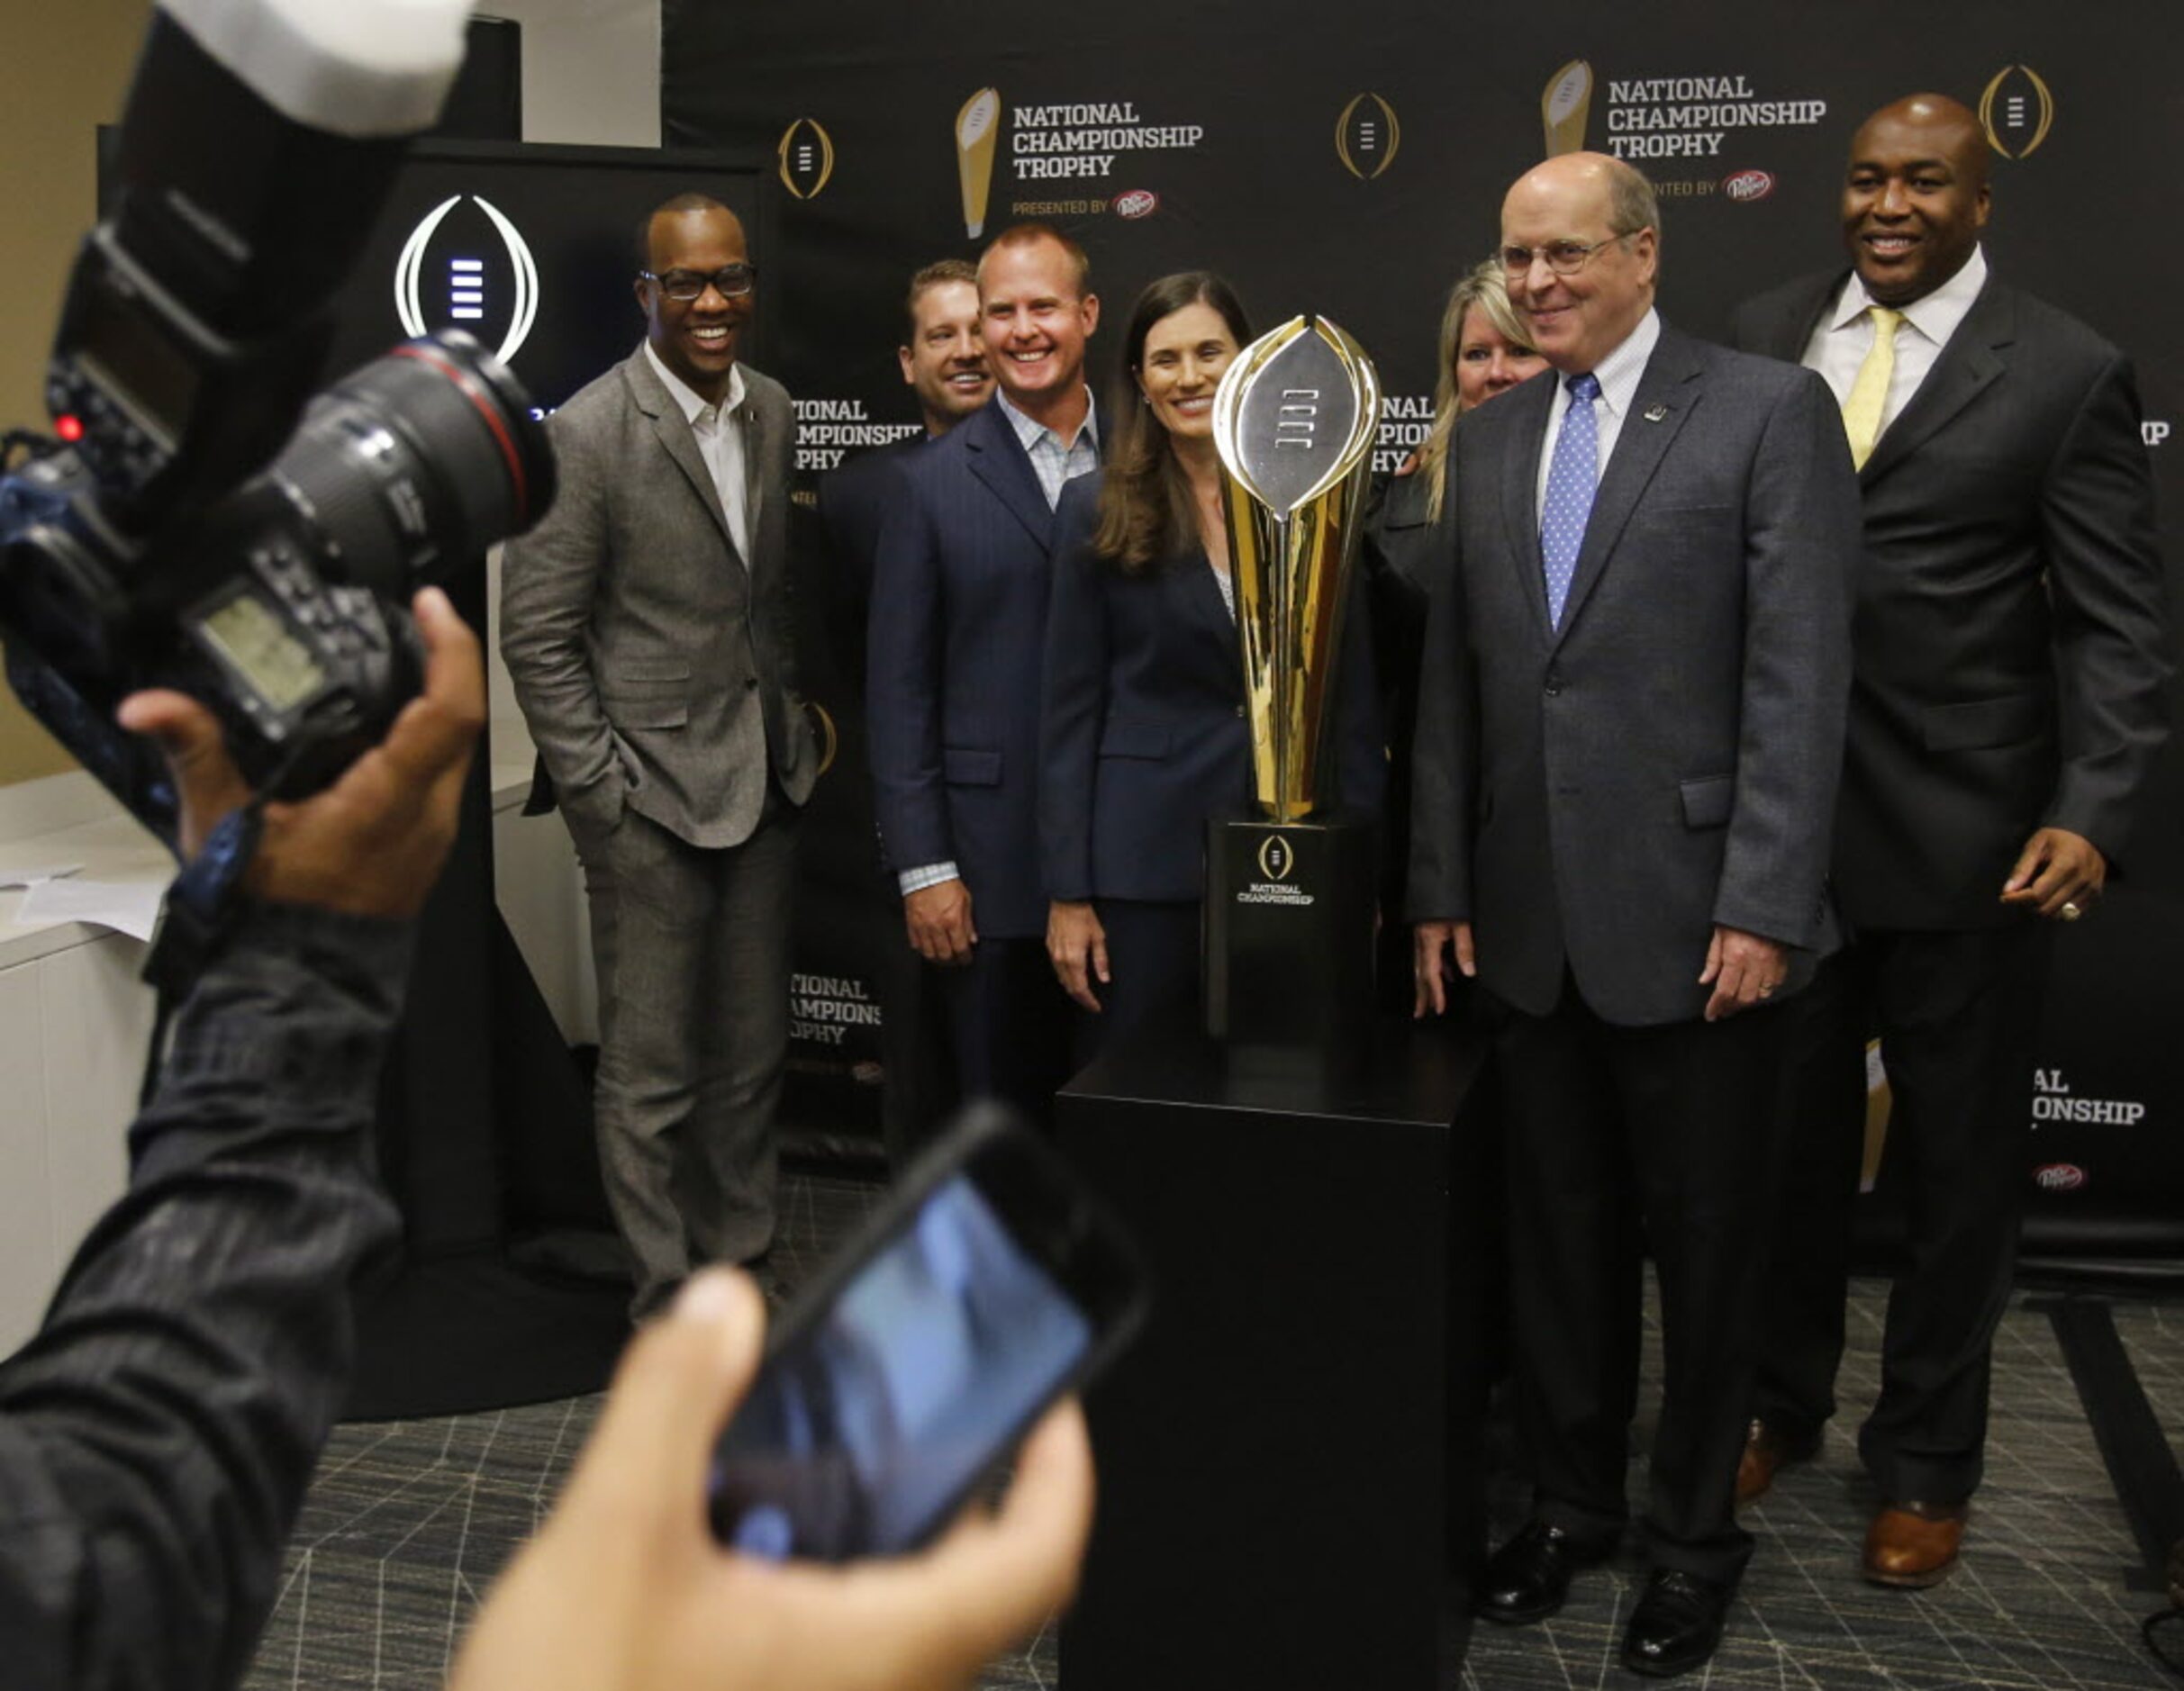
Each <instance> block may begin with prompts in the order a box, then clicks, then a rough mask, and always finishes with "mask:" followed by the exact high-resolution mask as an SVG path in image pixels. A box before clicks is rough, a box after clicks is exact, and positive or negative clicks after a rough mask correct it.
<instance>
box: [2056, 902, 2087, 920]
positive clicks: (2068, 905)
mask: <svg viewBox="0 0 2184 1691" xmlns="http://www.w3.org/2000/svg"><path fill="white" fill-rule="evenodd" d="M2055 914H2056V915H2058V916H2060V917H2061V918H2062V919H2063V920H2064V921H2066V922H2075V921H2076V920H2077V919H2078V918H2080V917H2081V916H2083V915H2084V914H2085V911H2084V910H2083V909H2080V907H2079V906H2078V905H2077V904H2076V903H2075V902H2073V901H2071V900H2064V902H2063V906H2062V909H2060V910H2058V911H2056V912H2055Z"/></svg>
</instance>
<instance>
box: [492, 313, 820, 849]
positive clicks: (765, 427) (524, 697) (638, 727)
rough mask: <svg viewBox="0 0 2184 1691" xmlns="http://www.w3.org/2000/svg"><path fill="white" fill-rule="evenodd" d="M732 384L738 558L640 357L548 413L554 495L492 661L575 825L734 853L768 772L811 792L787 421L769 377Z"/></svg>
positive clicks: (521, 570)
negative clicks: (738, 393) (626, 830)
mask: <svg viewBox="0 0 2184 1691" xmlns="http://www.w3.org/2000/svg"><path fill="white" fill-rule="evenodd" d="M743 380H744V384H745V400H744V404H743V408H742V410H741V411H739V413H738V414H739V419H740V420H741V422H742V425H743V429H744V463H745V466H746V471H747V474H748V477H749V481H748V491H747V494H746V498H747V507H746V508H747V511H748V518H749V533H750V536H751V552H752V556H751V557H750V559H749V560H748V565H747V561H746V560H745V559H744V558H742V557H740V556H738V554H737V550H736V547H735V544H734V542H733V541H731V540H730V538H729V533H728V519H727V516H726V514H725V512H723V511H722V510H721V507H720V494H719V493H718V492H717V491H716V490H715V488H714V487H713V484H712V477H711V474H710V473H709V472H708V470H707V468H706V466H705V461H704V459H703V457H702V455H701V454H700V452H699V450H698V443H697V438H696V437H695V436H694V435H693V434H692V433H691V430H690V425H689V423H688V422H687V421H686V420H684V416H683V413H682V411H681V410H680V409H679V408H678V407H677V406H676V404H675V401H674V398H673V397H672V396H671V395H670V394H669V393H668V392H667V389H666V385H665V384H663V383H662V382H661V381H660V379H659V377H658V375H657V374H656V373H655V372H654V370H653V368H652V366H651V364H650V362H649V361H648V359H647V358H646V357H645V352H644V348H642V347H641V346H640V347H639V348H638V349H637V351H636V352H635V353H633V354H632V355H631V356H630V357H628V358H626V359H624V360H623V361H622V362H621V364H619V365H617V366H615V367H614V368H612V369H611V370H609V371H608V372H607V373H606V374H605V375H602V376H601V377H599V379H598V380H596V381H594V382H593V383H591V384H589V385H588V386H586V387H585V389H584V390H583V391H582V392H581V393H577V394H576V395H575V398H573V399H571V400H570V401H569V402H568V403H567V404H566V405H564V406H562V407H561V409H560V410H559V411H556V412H555V413H554V415H553V417H552V419H551V420H550V422H549V425H548V426H549V428H550V430H551V431H552V436H553V442H554V450H555V454H556V456H557V457H558V458H559V460H560V467H561V492H560V495H559V497H558V498H557V500H556V501H555V502H554V507H553V509H552V510H551V511H548V513H547V517H546V520H544V521H543V522H541V523H540V524H539V526H538V527H537V528H536V529H532V530H531V531H530V534H529V535H527V536H525V537H524V538H521V539H520V540H512V541H510V542H509V544H508V548H507V551H506V554H505V556H504V557H503V564H502V576H501V651H502V655H503V656H504V657H505V658H506V659H507V660H508V672H509V675H510V677H511V679H512V680H513V682H514V683H515V690H516V698H517V701H519V702H520V703H521V706H522V708H523V716H524V719H525V720H526V721H527V722H528V723H530V732H531V737H532V738H533V739H534V740H536V741H537V743H538V746H539V756H540V757H541V759H542V760H543V761H544V763H545V764H546V768H547V772H548V774H549V775H550V776H551V777H552V779H553V784H554V789H555V791H556V793H557V796H558V798H559V800H560V803H561V806H562V809H564V810H565V811H566V813H567V815H568V817H569V818H570V823H571V826H572V827H575V828H576V829H578V830H579V831H582V830H585V829H590V830H594V831H596V832H600V833H603V832H605V831H606V830H608V829H611V828H612V827H613V826H614V824H615V822H616V821H617V820H618V819H619V818H620V817H621V811H622V808H623V806H624V805H628V806H629V807H630V808H631V809H635V810H636V811H638V812H639V814H640V815H643V816H646V817H648V818H651V819H652V820H653V821H655V822H657V823H658V824H659V825H660V826H661V827H664V828H666V829H667V830H668V831H669V832H671V833H673V834H675V835H677V836H680V837H681V838H683V839H685V840H687V841H689V842H690V843H691V844H692V845H702V846H721V845H736V844H738V843H739V842H740V841H742V840H744V839H746V838H748V836H749V835H750V833H751V831H752V830H753V829H754V828H755V827H757V825H758V816H759V812H760V810H761V809H762V808H763V807H764V805H765V802H766V771H767V769H768V767H769V765H770V766H771V768H772V770H773V773H774V776H775V779H776V780H777V781H779V782H780V783H781V786H782V789H783V791H785V792H786V793H787V794H788V796H789V797H790V798H791V799H792V800H794V801H796V802H797V803H799V804H801V803H802V802H803V800H804V799H805V798H806V797H807V796H808V795H809V794H810V792H811V782H812V780H813V778H814V776H815V774H816V773H817V771H818V768H819V755H818V747H817V744H816V741H815V738H814V736H813V733H812V728H811V722H810V720H809V719H808V717H807V716H806V714H805V712H804V710H803V705H802V699H801V697H800V696H799V694H798V692H797V686H796V665H795V648H794V645H793V638H792V628H793V619H792V616H791V609H790V602H789V596H790V583H789V574H788V493H789V471H790V467H791V462H792V457H791V455H792V453H793V448H794V437H795V424H794V419H793V414H792V412H791V410H790V405H789V397H788V395H787V393H784V391H783V389H782V386H781V384H779V383H778V382H775V381H774V380H773V379H772V378H771V377H769V376H765V375H760V374H759V373H758V372H757V371H756V370H754V369H752V368H750V366H748V365H747V366H744V370H743Z"/></svg>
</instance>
